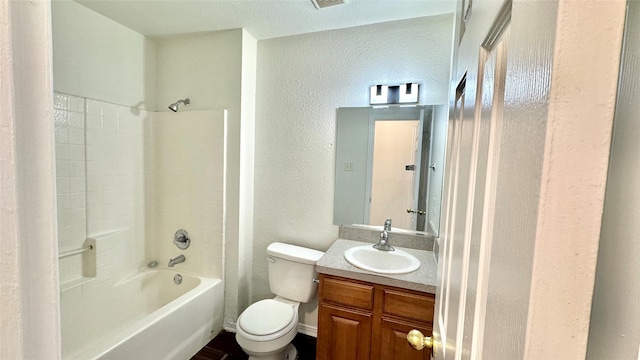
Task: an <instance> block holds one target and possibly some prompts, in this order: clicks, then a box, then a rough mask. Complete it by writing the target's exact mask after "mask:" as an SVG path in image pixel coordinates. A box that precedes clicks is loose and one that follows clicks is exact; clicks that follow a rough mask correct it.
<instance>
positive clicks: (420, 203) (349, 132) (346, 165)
mask: <svg viewBox="0 0 640 360" xmlns="http://www.w3.org/2000/svg"><path fill="white" fill-rule="evenodd" d="M336 117H337V121H336V167H335V176H336V178H335V179H336V181H335V184H336V186H335V196H334V212H333V214H334V219H333V221H334V224H336V225H351V224H366V225H373V226H378V227H380V228H382V225H383V224H384V220H385V219H387V218H391V219H392V220H393V225H392V229H393V230H398V229H402V230H407V231H419V232H422V231H428V233H429V234H430V235H434V236H437V235H438V224H439V223H440V199H441V194H442V173H443V166H442V164H443V163H444V152H445V143H446V134H447V132H446V125H447V118H448V110H447V106H446V105H435V106H433V105H431V106H412V107H399V106H391V107H382V108H371V107H369V108H339V109H338V110H337V113H336ZM416 121H418V122H419V125H418V126H417V128H416V127H415V123H416ZM403 122H410V123H413V124H414V125H413V127H411V128H410V130H409V129H407V130H406V132H407V133H409V135H407V137H403V136H400V135H397V134H396V133H395V130H394V129H393V128H390V129H387V128H378V124H380V125H379V126H385V125H388V126H390V127H393V126H394V125H393V124H392V123H403ZM376 137H382V139H384V140H385V141H388V142H391V141H394V140H395V141H397V142H398V143H393V144H392V145H389V147H391V150H381V149H379V150H374V141H378V140H375V138H376ZM405 145H406V146H407V147H409V148H410V149H412V150H407V151H408V153H407V154H410V155H406V158H405V159H402V160H400V162H399V164H398V165H390V164H386V163H385V164H382V165H380V166H375V167H374V157H375V158H377V157H378V155H375V156H374V152H376V153H378V152H380V153H381V154H382V155H383V156H385V157H386V156H390V155H391V154H393V153H395V152H396V151H397V150H398V149H399V147H401V146H405ZM377 161H378V160H377V159H376V162H377ZM407 165H409V166H411V165H414V166H415V167H414V169H415V170H413V171H411V170H406V166H407ZM374 171H375V173H376V174H375V175H374ZM377 174H381V176H383V177H387V176H405V177H406V178H405V179H404V180H403V182H402V181H401V184H400V185H399V186H396V185H389V184H390V183H389V182H385V181H386V180H385V179H382V180H381V179H379V176H378V175H377ZM408 175H410V176H408ZM396 180H397V179H396ZM398 181H399V180H398ZM378 183H382V185H378ZM374 187H375V189H373V188H374ZM378 190H380V191H383V192H384V191H391V192H390V193H389V194H387V195H380V194H378V192H379V191H378ZM398 194H400V195H398ZM378 195H380V196H382V197H381V198H380V199H381V200H378ZM408 198H410V200H407V199H408ZM401 199H404V200H405V201H403V202H402V206H401V207H399V208H398V209H399V211H400V212H397V211H394V212H393V213H392V212H391V204H395V203H396V201H400V200H401ZM416 199H417V201H416ZM377 203H380V204H382V206H381V207H379V206H377V205H376V204H377ZM407 209H409V210H410V211H415V212H412V213H407ZM421 213H422V214H421ZM376 214H377V215H376ZM411 216H413V219H411ZM401 219H402V220H401ZM405 219H409V220H405Z"/></svg>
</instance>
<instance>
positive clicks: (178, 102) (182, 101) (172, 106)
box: [169, 98, 189, 112]
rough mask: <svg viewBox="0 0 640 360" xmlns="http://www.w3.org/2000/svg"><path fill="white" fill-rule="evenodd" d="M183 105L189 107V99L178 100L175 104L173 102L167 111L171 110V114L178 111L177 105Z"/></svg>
mask: <svg viewBox="0 0 640 360" xmlns="http://www.w3.org/2000/svg"><path fill="white" fill-rule="evenodd" d="M180 103H183V104H185V105H189V98H186V99H184V100H183V99H180V100H178V101H176V102H174V103H173V104H171V105H169V109H171V111H173V112H177V111H178V104H180Z"/></svg>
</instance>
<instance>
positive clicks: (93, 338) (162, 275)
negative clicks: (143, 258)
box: [61, 269, 224, 360]
mask: <svg viewBox="0 0 640 360" xmlns="http://www.w3.org/2000/svg"><path fill="white" fill-rule="evenodd" d="M177 274H180V275H181V276H182V283H181V284H179V285H178V284H175V283H174V276H175V275H177ZM85 285H87V286H85V287H83V288H81V289H80V291H79V295H78V294H76V296H73V295H72V294H65V293H64V292H63V293H62V301H61V303H62V338H63V359H65V360H66V359H69V360H70V359H77V360H89V359H105V360H109V359H113V360H128V359H132V360H133V359H135V360H139V359H149V360H152V359H153V360H158V359H166V360H170V359H175V360H184V359H189V358H190V357H191V356H192V355H194V354H195V353H196V352H197V351H198V350H200V348H202V347H203V346H204V345H205V344H206V343H207V342H208V341H209V340H210V339H211V338H212V337H213V336H215V335H216V334H217V333H218V332H219V331H220V330H222V312H223V297H224V289H223V285H222V281H221V280H219V279H211V278H205V277H199V276H195V275H191V274H188V273H183V272H179V271H170V270H168V269H160V270H142V271H140V272H138V273H135V274H132V275H130V276H127V277H126V278H124V279H122V280H120V281H118V282H116V283H114V284H106V285H108V287H106V286H105V284H104V283H103V284H94V285H93V288H91V287H88V286H89V285H90V284H85ZM105 288H106V291H105ZM76 291H77V290H76Z"/></svg>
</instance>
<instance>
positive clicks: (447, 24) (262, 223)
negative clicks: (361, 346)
mask: <svg viewBox="0 0 640 360" xmlns="http://www.w3.org/2000/svg"><path fill="white" fill-rule="evenodd" d="M452 21H453V17H452V16H451V15H442V16H437V17H430V18H419V19H413V20H406V21H398V22H391V23H383V24H376V25H370V26H362V27H355V28H349V29H342V30H334V31H326V32H319V33H313V34H306V35H298V36H289V37H283V38H276V39H270V40H263V41H260V42H259V44H258V80H257V81H258V83H257V103H256V111H257V113H256V114H257V115H256V149H255V150H256V160H255V161H256V166H255V179H256V181H255V203H254V206H255V209H254V210H255V211H254V213H255V220H254V234H255V235H254V247H253V252H254V259H255V261H254V264H253V265H254V270H253V281H254V286H253V289H254V290H253V291H254V295H253V298H254V299H259V298H265V297H269V296H271V295H270V293H269V288H268V281H267V275H266V274H267V264H266V261H264V256H261V254H265V251H266V247H267V245H268V244H269V243H271V242H274V241H283V242H289V243H293V244H297V245H302V246H307V247H310V248H315V249H318V250H326V249H327V248H328V247H329V246H330V245H331V243H332V242H333V241H334V240H335V239H336V238H337V231H338V229H337V227H336V226H334V225H333V191H334V163H335V147H334V144H335V128H336V127H335V123H336V119H335V116H336V108H338V107H346V106H352V107H353V106H367V105H368V101H369V86H370V85H374V84H397V83H402V82H408V81H418V82H421V83H422V84H423V86H422V91H423V93H422V96H421V99H420V101H421V103H424V104H438V103H445V102H446V100H447V91H448V81H449V66H450V55H451V31H452ZM314 307H315V304H311V305H309V306H308V307H307V308H305V309H303V310H302V313H303V315H301V322H302V323H305V324H310V325H312V326H315V324H316V317H315V313H314ZM304 313H308V314H310V315H304Z"/></svg>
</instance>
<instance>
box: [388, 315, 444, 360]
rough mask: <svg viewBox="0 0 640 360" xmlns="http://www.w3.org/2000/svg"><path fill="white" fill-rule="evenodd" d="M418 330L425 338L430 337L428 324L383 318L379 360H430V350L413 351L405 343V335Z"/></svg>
mask: <svg viewBox="0 0 640 360" xmlns="http://www.w3.org/2000/svg"><path fill="white" fill-rule="evenodd" d="M413 329H418V330H420V331H421V332H422V333H423V334H424V335H425V336H431V331H432V329H431V326H429V325H428V324H420V323H413V322H409V321H404V320H399V319H394V318H388V317H383V318H382V326H381V328H380V344H379V346H380V347H381V350H380V354H381V358H380V360H430V359H431V349H428V348H424V349H422V350H415V349H414V348H412V347H411V345H409V343H408V342H407V333H409V331H411V330H413Z"/></svg>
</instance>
